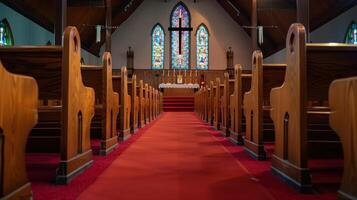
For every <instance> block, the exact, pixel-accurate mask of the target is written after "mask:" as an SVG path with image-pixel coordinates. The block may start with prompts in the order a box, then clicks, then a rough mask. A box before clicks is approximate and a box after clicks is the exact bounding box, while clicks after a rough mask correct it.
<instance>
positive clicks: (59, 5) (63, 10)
mask: <svg viewBox="0 0 357 200" xmlns="http://www.w3.org/2000/svg"><path fill="white" fill-rule="evenodd" d="M55 9H56V18H55V45H62V34H63V31H64V29H65V27H66V26H67V0H56V7H55Z"/></svg>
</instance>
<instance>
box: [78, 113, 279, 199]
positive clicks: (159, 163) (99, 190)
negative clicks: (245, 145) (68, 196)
mask: <svg viewBox="0 0 357 200" xmlns="http://www.w3.org/2000/svg"><path fill="white" fill-rule="evenodd" d="M237 198H240V199H251V200H254V199H274V198H273V197H272V195H271V193H270V192H269V190H267V189H266V188H264V187H263V186H262V185H261V184H259V183H257V182H256V181H255V180H252V177H251V175H250V173H248V172H247V170H246V169H245V168H243V167H242V166H241V165H240V164H239V163H238V162H237V160H236V159H235V158H234V157H232V155H231V154H230V153H228V152H227V151H226V150H225V149H224V148H223V146H222V145H221V144H220V143H219V142H217V141H216V140H215V139H214V138H213V137H212V135H211V134H210V132H209V131H208V130H207V128H206V127H205V125H204V124H203V123H202V122H201V121H200V120H199V119H198V118H197V117H196V116H195V114H194V113H187V112H176V113H173V112H169V113H165V114H164V116H163V117H162V118H161V119H160V120H159V121H158V122H157V123H156V124H155V125H154V126H153V127H152V128H150V129H148V130H147V132H146V133H145V134H144V135H143V136H141V137H140V139H138V140H137V141H136V142H135V143H134V144H132V145H131V146H130V148H129V149H127V150H126V151H125V152H124V153H123V154H122V155H121V156H120V157H118V158H117V159H116V160H115V161H114V162H113V163H112V164H111V166H110V167H109V168H107V170H106V171H105V172H104V173H102V174H101V175H100V176H99V177H98V178H97V180H96V181H95V182H94V183H93V184H92V185H91V186H90V187H89V188H88V189H87V190H85V191H84V192H83V193H82V194H81V195H80V197H79V199H84V200H88V199H123V200H134V199H135V200H136V199H148V200H151V199H152V200H161V199H163V200H166V199H172V200H175V199H224V200H230V199H232V200H233V199H237Z"/></svg>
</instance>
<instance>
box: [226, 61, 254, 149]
mask: <svg viewBox="0 0 357 200" xmlns="http://www.w3.org/2000/svg"><path fill="white" fill-rule="evenodd" d="M251 77H252V75H251V74H250V73H247V72H245V73H243V70H242V66H240V65H236V66H234V92H233V94H232V95H231V96H230V102H231V103H230V118H231V125H230V140H231V141H232V142H233V143H237V144H243V138H242V134H243V132H244V129H243V124H244V123H243V94H244V93H245V92H246V91H248V90H249V89H250V82H251Z"/></svg>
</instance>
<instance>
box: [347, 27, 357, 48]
mask: <svg viewBox="0 0 357 200" xmlns="http://www.w3.org/2000/svg"><path fill="white" fill-rule="evenodd" d="M345 43H348V44H357V23H355V22H352V23H351V24H350V26H349V27H348V29H347V33H346V38H345Z"/></svg>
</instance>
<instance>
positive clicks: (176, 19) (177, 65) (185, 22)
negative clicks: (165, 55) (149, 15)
mask: <svg viewBox="0 0 357 200" xmlns="http://www.w3.org/2000/svg"><path fill="white" fill-rule="evenodd" d="M180 18H181V26H182V27H183V28H187V27H190V25H191V18H190V13H189V11H188V10H187V9H186V7H185V6H184V5H183V3H179V4H178V5H177V6H176V7H175V8H174V10H173V11H172V13H171V22H170V23H171V27H175V28H177V27H179V23H180ZM190 35H191V34H190V32H189V31H183V32H182V33H181V36H182V40H181V54H180V52H179V32H178V31H171V65H172V66H171V67H172V69H189V68H190V67H189V65H190Z"/></svg>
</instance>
